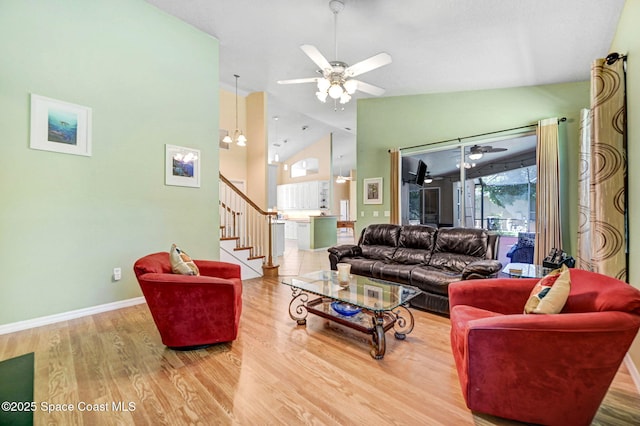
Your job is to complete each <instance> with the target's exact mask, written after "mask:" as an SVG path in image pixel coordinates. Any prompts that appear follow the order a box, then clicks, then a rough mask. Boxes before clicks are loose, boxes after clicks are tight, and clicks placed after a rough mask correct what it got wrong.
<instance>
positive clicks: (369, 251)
mask: <svg viewBox="0 0 640 426" xmlns="http://www.w3.org/2000/svg"><path fill="white" fill-rule="evenodd" d="M360 248H361V249H362V257H365V258H367V259H373V260H382V261H385V262H390V261H391V258H392V257H393V255H394V253H395V252H396V248H395V247H389V246H365V245H362V246H360Z"/></svg>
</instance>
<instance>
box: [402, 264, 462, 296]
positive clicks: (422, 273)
mask: <svg viewBox="0 0 640 426" xmlns="http://www.w3.org/2000/svg"><path fill="white" fill-rule="evenodd" d="M460 279H461V278H460V274H455V273H451V272H446V271H443V270H442V269H439V268H433V267H430V266H416V267H414V268H413V269H412V270H411V277H410V284H411V285H412V286H415V287H418V288H419V289H421V290H424V291H427V292H429V293H436V294H441V295H443V296H447V297H448V296H449V284H451V283H453V282H457V281H460Z"/></svg>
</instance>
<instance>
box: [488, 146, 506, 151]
mask: <svg viewBox="0 0 640 426" xmlns="http://www.w3.org/2000/svg"><path fill="white" fill-rule="evenodd" d="M506 150H507V148H494V147H492V146H489V147H487V150H486V151H485V152H503V151H506Z"/></svg>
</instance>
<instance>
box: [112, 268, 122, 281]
mask: <svg viewBox="0 0 640 426" xmlns="http://www.w3.org/2000/svg"><path fill="white" fill-rule="evenodd" d="M121 279H122V268H113V280H114V281H120V280H121Z"/></svg>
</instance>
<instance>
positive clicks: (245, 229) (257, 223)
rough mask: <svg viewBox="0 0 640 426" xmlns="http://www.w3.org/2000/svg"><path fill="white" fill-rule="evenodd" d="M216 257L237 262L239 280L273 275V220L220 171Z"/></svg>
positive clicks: (275, 270) (276, 270)
mask: <svg viewBox="0 0 640 426" xmlns="http://www.w3.org/2000/svg"><path fill="white" fill-rule="evenodd" d="M219 196H220V200H219V208H220V260H222V261H225V262H230V263H235V264H237V265H240V269H241V274H242V275H241V276H242V279H243V280H246V279H251V278H257V277H262V276H265V275H266V276H277V275H278V265H273V255H272V253H273V232H272V230H273V220H274V219H275V216H276V213H275V212H266V211H264V210H262V209H261V208H260V207H258V206H257V205H256V204H255V203H254V202H253V201H251V200H250V199H249V198H248V197H247V196H246V195H245V194H244V193H243V192H242V191H240V190H239V189H238V188H237V187H236V186H235V185H233V183H231V182H230V181H229V180H228V179H227V178H225V177H224V176H223V175H222V174H220V187H219Z"/></svg>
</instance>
